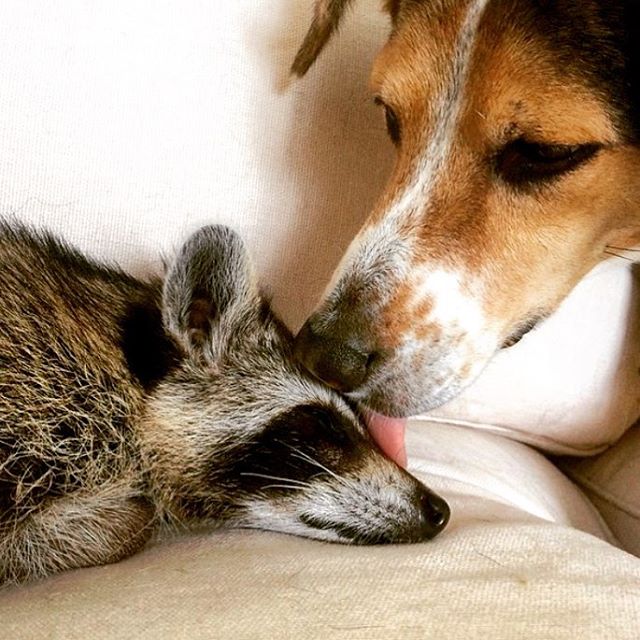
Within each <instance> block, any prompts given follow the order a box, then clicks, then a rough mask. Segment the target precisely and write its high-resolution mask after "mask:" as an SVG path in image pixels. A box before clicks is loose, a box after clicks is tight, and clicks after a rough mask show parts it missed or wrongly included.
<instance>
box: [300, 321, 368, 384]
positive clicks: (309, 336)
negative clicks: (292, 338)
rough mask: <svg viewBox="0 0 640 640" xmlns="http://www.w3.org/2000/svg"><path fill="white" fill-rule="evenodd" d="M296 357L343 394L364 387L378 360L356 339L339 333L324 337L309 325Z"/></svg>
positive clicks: (302, 334) (303, 333) (303, 329)
mask: <svg viewBox="0 0 640 640" xmlns="http://www.w3.org/2000/svg"><path fill="white" fill-rule="evenodd" d="M295 355H296V358H297V359H298V360H299V361H300V362H301V363H302V364H303V365H304V366H305V368H306V369H307V370H308V371H309V372H310V373H312V374H313V375H314V376H315V377H316V378H318V379H320V380H322V381H323V382H325V383H326V384H328V385H329V386H330V387H333V388H334V389H337V390H338V391H342V392H348V391H353V390H354V389H357V388H358V387H359V386H360V385H362V383H363V382H364V381H365V379H366V377H367V373H368V370H369V366H370V365H371V363H372V362H373V361H374V359H375V354H374V353H373V352H371V351H370V350H369V349H367V347H366V346H365V345H364V344H363V342H362V341H360V340H358V339H357V338H356V337H354V336H343V335H340V332H338V331H336V332H331V333H328V332H327V333H321V332H319V331H317V330H314V329H313V328H312V327H311V325H310V323H309V322H307V323H306V324H305V325H304V326H303V327H302V329H300V333H298V335H297V336H296V342H295Z"/></svg>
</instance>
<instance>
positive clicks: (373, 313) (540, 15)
mask: <svg viewBox="0 0 640 640" xmlns="http://www.w3.org/2000/svg"><path fill="white" fill-rule="evenodd" d="M348 4H349V2H348V1H347V0H317V2H316V13H315V19H314V22H313V24H312V26H311V29H310V31H309V33H308V35H307V37H306V40H305V42H304V44H303V46H302V48H301V49H300V52H299V53H298V56H297V58H296V60H295V63H294V67H293V70H294V72H296V73H297V74H299V75H302V74H304V73H305V72H306V71H307V69H308V68H309V66H310V65H311V64H312V63H313V61H314V59H315V57H316V56H317V55H318V54H319V52H320V51H321V49H322V48H323V46H324V44H325V43H326V42H327V40H328V39H329V37H330V35H331V33H332V31H333V30H334V29H335V28H336V26H337V25H338V22H339V20H340V18H341V16H342V13H343V12H344V9H345V7H346V6H347V5H348ZM386 7H387V10H388V11H389V13H390V16H391V22H392V32H391V36H390V38H389V40H388V42H387V44H386V46H385V47H384V49H383V50H382V52H381V53H380V54H379V56H378V58H377V60H376V62H375V65H374V69H373V74H372V88H373V94H374V99H375V101H376V102H377V103H378V104H379V105H380V107H381V108H382V109H383V112H384V116H385V118H386V123H387V127H388V130H389V135H390V137H391V139H392V141H393V143H394V144H395V146H396V148H397V161H396V165H395V169H394V171H393V174H392V176H391V179H390V181H389V184H388V186H387V188H386V190H385V192H384V193H383V195H382V197H381V199H380V201H379V203H378V204H377V206H376V207H375V209H374V211H373V212H372V214H371V216H370V218H369V219H368V220H367V222H366V223H365V225H364V227H363V228H362V229H361V231H360V233H359V234H358V235H357V237H356V238H355V239H354V241H353V243H352V245H351V247H350V248H349V250H348V251H347V253H346V255H345V256H344V258H343V260H342V262H341V264H340V265H339V267H338V269H337V270H336V272H335V275H334V278H333V280H332V282H331V284H330V286H329V287H328V289H327V292H326V294H325V296H324V299H323V301H322V302H321V304H320V305H319V307H318V309H317V310H316V311H315V313H314V314H313V315H312V316H311V317H310V318H309V320H308V322H307V323H306V324H305V326H304V327H303V329H302V330H301V332H300V334H299V336H298V338H297V352H298V354H299V356H300V358H301V359H302V361H303V362H304V363H305V365H306V366H307V367H308V368H309V369H310V370H311V371H312V372H314V373H315V374H316V375H317V376H318V377H319V378H322V379H324V380H325V381H327V382H329V383H330V384H332V385H333V386H335V387H336V388H339V389H342V390H343V391H346V392H349V393H350V395H351V396H352V397H353V398H356V399H358V400H360V401H363V402H364V403H366V404H367V405H369V406H370V407H372V408H373V409H375V410H377V411H380V412H383V413H387V414H391V415H408V414H413V413H417V412H419V411H422V410H426V409H429V408H432V407H434V406H437V405H439V404H442V403H443V402H445V401H446V400H448V399H449V398H451V397H452V396H454V395H455V394H457V393H458V392H459V391H460V390H461V389H462V388H463V387H465V386H466V385H467V384H469V383H470V382H471V381H472V380H473V379H474V378H475V377H476V376H477V375H478V373H479V372H480V371H481V370H482V369H483V367H484V366H485V365H486V363H487V362H488V360H489V359H490V358H491V357H492V355H494V354H495V352H496V351H497V350H498V349H500V348H501V347H503V346H507V345H509V344H512V343H513V342H515V341H517V340H518V339H519V338H520V337H522V335H524V333H526V332H527V331H528V330H529V329H531V328H532V327H533V326H534V325H535V324H536V323H537V322H538V321H539V320H540V319H541V318H544V317H545V316H547V315H548V314H550V313H551V312H552V311H553V310H554V309H555V308H556V307H557V305H558V304H559V303H560V301H561V300H562V299H563V298H564V297H565V296H566V295H567V293H568V292H569V291H570V290H571V289H572V287H573V286H574V285H575V284H576V283H577V282H578V281H579V280H580V278H581V277H582V276H583V275H584V274H585V273H586V272H587V271H589V270H590V269H591V268H592V267H593V266H594V265H595V264H596V263H597V262H598V261H600V260H601V259H603V257H605V256H606V248H607V247H609V246H625V245H626V244H628V243H630V242H635V241H637V240H638V239H640V147H639V144H638V142H639V140H640V100H639V93H640V86H639V85H640V64H639V53H638V49H639V48H640V45H639V44H638V43H639V39H640V8H639V7H638V3H637V2H635V0H626V1H625V0H618V1H611V0H606V1H605V0H580V1H578V0H556V1H549V0H390V1H388V2H387V3H386Z"/></svg>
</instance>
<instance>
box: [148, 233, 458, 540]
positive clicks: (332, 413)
mask: <svg viewBox="0 0 640 640" xmlns="http://www.w3.org/2000/svg"><path fill="white" fill-rule="evenodd" d="M163 321H164V326H165V329H166V331H167V332H168V333H169V334H170V335H171V336H172V337H173V338H174V339H175V341H176V342H177V343H178V344H179V345H180V347H181V349H182V351H183V353H184V356H183V358H182V360H181V363H180V365H179V366H178V367H177V368H176V369H174V370H173V371H172V372H171V373H169V374H168V375H167V377H166V378H165V379H164V380H163V381H162V382H160V383H159V385H158V386H157V387H156V389H155V390H154V391H153V393H152V395H151V397H150V398H149V403H148V409H147V414H146V418H145V424H144V428H143V430H142V432H143V433H142V438H143V442H142V450H143V456H144V457H145V462H146V465H147V467H148V468H149V469H150V480H151V484H152V487H153V491H154V492H155V494H156V497H157V499H158V501H159V502H160V503H161V505H162V507H163V508H164V510H165V512H166V514H167V515H168V516H169V517H173V518H175V519H177V520H179V521H182V522H187V523H189V522H191V523H193V522H196V521H207V522H219V523H222V522H224V523H227V524H229V525H232V526H241V527H254V528H263V529H271V530H275V531H282V532H287V533H293V534H299V535H304V536H308V537H313V538H320V539H324V540H330V541H336V542H351V543H361V544H366V543H384V542H417V541H420V540H425V539H429V538H432V537H433V536H435V535H436V534H437V533H438V532H440V531H441V530H442V529H443V528H444V527H445V525H446V523H447V521H448V518H449V508H448V506H447V504H446V503H445V502H444V500H442V498H440V497H439V496H437V495H435V494H434V493H432V492H431V491H429V490H428V489H427V488H426V487H424V486H423V485H422V484H421V483H420V482H418V480H416V479H415V478H414V477H412V476H411V475H410V474H408V473H407V472H406V471H404V470H403V469H401V468H400V467H398V466H397V465H396V464H395V463H394V462H392V461H391V460H389V459H387V458H386V457H384V455H383V454H382V453H381V452H380V451H379V450H378V449H377V448H376V445H375V444H374V442H373V441H372V440H371V438H370V436H369V435H368V433H367V430H366V428H365V427H364V425H363V422H362V420H361V417H360V415H359V413H358V410H357V408H356V407H354V406H352V405H350V404H348V403H347V402H346V401H345V400H344V399H343V398H342V397H341V396H340V395H338V394H337V393H336V392H334V391H332V390H331V389H329V388H327V387H325V386H323V385H322V384H321V383H319V382H317V381H316V380H314V379H312V378H311V377H310V376H309V375H308V374H307V373H305V372H304V371H303V370H302V369H301V368H300V367H299V366H298V365H297V364H295V362H294V360H293V357H292V336H291V334H290V333H289V331H288V330H287V329H286V328H285V327H284V325H283V324H282V323H281V322H280V321H279V320H278V319H277V318H276V317H275V316H274V314H273V313H272V311H271V309H270V307H269V305H268V303H267V302H266V301H265V300H264V299H263V298H262V297H261V295H260V293H259V291H258V288H257V286H256V281H255V278H254V276H253V272H252V269H251V265H250V263H249V261H248V259H247V255H246V252H245V249H244V246H243V244H242V242H241V240H240V239H239V238H238V236H237V235H236V234H234V233H233V232H232V231H230V230H229V229H227V228H224V227H206V228H203V229H201V230H200V231H198V232H197V233H196V234H195V235H194V236H192V237H191V239H189V240H188V241H187V243H186V244H185V246H184V247H183V248H182V250H181V251H180V253H179V255H178V257H177V259H176V260H175V262H174V264H173V265H172V266H171V268H170V269H169V271H168V274H167V278H166V281H165V285H164V293H163Z"/></svg>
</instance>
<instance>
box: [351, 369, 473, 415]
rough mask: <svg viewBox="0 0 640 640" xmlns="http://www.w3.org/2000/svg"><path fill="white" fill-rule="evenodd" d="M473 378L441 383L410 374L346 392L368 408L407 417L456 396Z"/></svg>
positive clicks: (428, 409)
mask: <svg viewBox="0 0 640 640" xmlns="http://www.w3.org/2000/svg"><path fill="white" fill-rule="evenodd" d="M473 379H475V377H474V378H472V379H470V380H464V379H462V378H456V377H452V378H450V379H448V381H447V383H446V384H444V385H430V384H425V382H426V380H425V379H424V378H420V377H419V376H416V378H415V379H413V380H411V377H410V376H409V375H407V376H398V377H397V378H395V379H394V378H391V377H389V378H385V379H384V381H382V382H380V383H378V384H373V385H365V386H364V387H363V388H361V389H359V390H356V391H354V392H352V393H349V394H347V395H348V396H349V397H350V398H351V399H353V400H356V401H357V402H358V403H359V404H361V405H363V406H364V407H366V408H367V409H369V410H371V411H375V412H376V413H380V414H382V415H385V416H389V417H393V418H408V417H410V416H415V415H418V414H421V413H426V412H427V411H430V410H432V409H437V408H438V407H440V406H442V405H443V404H446V403H447V402H449V400H452V399H453V398H455V397H456V396H457V395H458V394H459V393H460V391H461V390H462V389H464V387H466V386H467V385H468V384H470V383H471V382H472V381H473Z"/></svg>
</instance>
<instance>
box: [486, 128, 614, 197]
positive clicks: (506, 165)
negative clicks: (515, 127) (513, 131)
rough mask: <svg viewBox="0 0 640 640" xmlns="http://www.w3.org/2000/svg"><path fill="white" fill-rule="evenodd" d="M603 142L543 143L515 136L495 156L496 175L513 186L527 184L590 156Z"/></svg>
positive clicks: (556, 174)
mask: <svg viewBox="0 0 640 640" xmlns="http://www.w3.org/2000/svg"><path fill="white" fill-rule="evenodd" d="M600 149H602V145H600V144H597V143H587V144H543V143H539V142H530V141H528V140H525V139H518V140H515V141H513V142H510V143H509V144H508V145H507V146H506V147H504V148H503V149H502V150H501V151H500V152H499V153H498V154H497V156H496V163H495V167H496V171H497V173H498V175H499V176H500V177H501V178H502V179H503V180H505V181H506V182H508V183H509V184H512V185H514V186H527V185H534V184H536V183H540V182H545V181H548V180H551V179H553V178H557V177H559V176H561V175H563V174H565V173H568V172H570V171H573V170H575V169H577V168H578V167H579V166H581V165H582V164H584V163H585V162H587V161H588V160H590V159H591V158H593V156H595V155H596V154H597V153H598V151H600Z"/></svg>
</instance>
